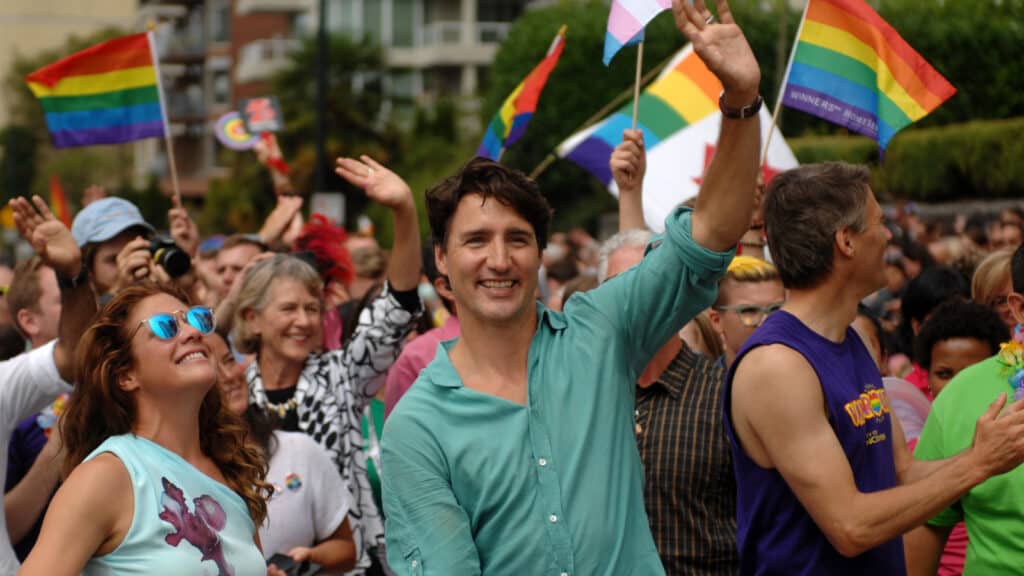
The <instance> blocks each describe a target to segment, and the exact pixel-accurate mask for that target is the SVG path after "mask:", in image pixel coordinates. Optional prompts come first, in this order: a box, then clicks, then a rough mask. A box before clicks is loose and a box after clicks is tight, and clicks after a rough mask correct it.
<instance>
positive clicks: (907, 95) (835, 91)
mask: <svg viewBox="0 0 1024 576" xmlns="http://www.w3.org/2000/svg"><path fill="white" fill-rule="evenodd" d="M789 66H790V68H789V72H788V74H787V81H786V88H785V92H784V94H783V99H782V101H783V103H784V104H785V105H786V106H789V107H791V108H796V109H798V110H802V111H804V112H807V113H809V114H813V115H815V116H818V117H820V118H824V119H825V120H828V121H829V122H833V123H835V124H839V125H840V126H844V127H846V128H848V129H849V130H852V131H854V132H857V133H860V134H864V135H866V136H870V137H872V138H874V139H876V140H878V144H879V146H880V147H881V148H883V149H884V148H885V146H886V145H887V144H888V143H889V140H891V139H892V137H893V136H894V135H895V134H896V132H899V131H900V130H902V129H903V128H904V127H906V126H907V125H909V124H911V123H913V122H916V121H918V120H920V119H921V118H923V117H925V116H926V115H927V114H928V113H929V112H931V111H932V110H934V109H936V108H938V107H939V105H940V104H942V103H943V102H945V101H946V100H947V99H949V97H950V96H952V95H953V94H955V93H956V88H953V86H952V85H950V83H949V82H947V81H946V79H945V78H943V77H942V76H941V75H940V74H939V73H938V72H936V71H935V69H934V68H932V67H931V65H929V64H928V62H927V61H926V60H925V59H924V58H922V57H921V55H920V54H918V53H917V52H916V51H914V49H913V48H911V47H910V45H909V44H907V42H906V41H905V40H903V38H902V37H901V36H900V35H899V33H898V32H896V30H895V29H894V28H893V27H892V26H890V25H889V23H888V22H886V21H885V20H883V19H882V17H881V16H879V15H878V13H877V12H875V11H874V10H873V9H872V8H871V7H870V6H868V5H867V3H865V2H864V1H863V0H809V2H808V4H807V11H806V12H805V13H804V19H803V22H802V23H801V26H800V32H799V35H798V36H797V44H796V46H795V49H794V51H793V57H792V58H791V59H790V64H789Z"/></svg>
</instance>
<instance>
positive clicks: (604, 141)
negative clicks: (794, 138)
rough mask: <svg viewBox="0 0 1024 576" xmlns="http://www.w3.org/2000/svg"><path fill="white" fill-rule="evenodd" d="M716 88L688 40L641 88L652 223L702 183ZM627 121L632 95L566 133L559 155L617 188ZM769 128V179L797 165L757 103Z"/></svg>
mask: <svg viewBox="0 0 1024 576" xmlns="http://www.w3.org/2000/svg"><path fill="white" fill-rule="evenodd" d="M721 92H722V85H721V83H720V82H719V81H718V79H717V78H715V75H714V74H712V73H711V71H710V70H708V69H707V67H706V66H705V65H704V62H703V61H702V60H701V59H700V57H699V56H698V55H697V54H696V53H695V52H694V51H693V47H692V46H690V45H687V46H686V47H684V48H683V49H681V50H680V51H679V52H677V53H676V55H675V56H673V57H672V60H670V61H669V63H668V64H667V65H666V66H665V69H664V70H662V72H661V73H660V74H659V76H658V78H657V79H656V80H654V82H652V83H651V84H650V85H649V86H648V87H647V88H646V89H645V90H644V92H643V93H642V94H641V95H640V108H639V115H638V118H637V128H638V129H639V130H643V133H644V148H645V150H646V152H647V174H646V175H645V176H644V194H643V210H644V220H645V221H646V223H647V226H648V227H650V228H651V229H652V230H655V231H658V232H660V231H662V230H664V223H665V217H666V216H668V214H669V213H670V212H671V211H672V210H673V209H674V208H675V207H676V206H677V205H678V204H679V203H680V202H682V201H683V200H686V199H687V198H689V197H691V196H694V195H696V194H697V192H698V190H699V189H700V182H701V181H702V179H703V176H704V171H705V169H706V168H707V165H708V164H709V163H710V161H711V158H712V157H713V156H714V153H715V150H716V146H717V143H718V133H719V129H720V126H721V123H722V114H721V112H720V111H719V109H718V96H719V94H721ZM632 122H633V104H632V102H630V103H629V104H626V105H624V106H622V107H621V108H619V109H618V110H617V111H615V112H613V113H612V114H611V115H610V116H609V117H608V118H606V119H604V120H602V121H601V122H598V123H597V124H594V125H593V126H590V127H587V128H584V129H582V130H580V131H579V132H577V133H575V134H573V135H572V136H569V137H568V138H566V139H565V141H563V142H562V143H561V144H559V145H558V149H557V153H558V156H559V157H561V158H566V159H569V160H572V161H573V162H575V163H576V164H578V165H579V166H581V167H582V168H584V169H586V170H587V171H588V172H590V173H591V174H593V175H594V177H596V178H597V179H598V180H600V181H601V183H602V184H604V185H605V186H606V187H607V188H608V191H609V192H610V193H611V194H612V195H618V188H617V187H616V185H615V181H614V180H613V178H612V172H611V169H610V168H609V167H608V161H609V159H610V158H611V155H612V151H613V150H614V149H615V146H617V145H618V144H619V143H620V142H622V131H623V130H627V129H629V128H631V126H632ZM769 130H772V131H773V132H772V140H771V145H770V146H769V147H768V156H767V158H766V162H765V165H764V166H763V168H762V170H763V172H764V175H765V180H766V181H767V180H769V179H770V177H771V175H772V174H773V173H777V172H780V171H782V170H786V169H789V168H793V167H795V166H797V161H796V157H795V156H794V155H793V152H792V150H790V149H789V146H788V145H787V144H786V139H785V138H783V137H782V133H781V132H779V129H778V128H777V127H774V126H773V125H772V123H771V120H770V118H769V114H768V112H767V108H762V109H761V139H762V140H761V141H762V142H764V141H765V139H766V138H767V136H768V131H769Z"/></svg>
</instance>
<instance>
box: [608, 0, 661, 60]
mask: <svg viewBox="0 0 1024 576" xmlns="http://www.w3.org/2000/svg"><path fill="white" fill-rule="evenodd" d="M671 7H672V0H612V11H611V12H609V13H608V32H607V33H606V34H605V36H604V65H605V66H607V65H608V64H610V63H611V61H612V58H614V57H615V54H617V53H618V52H619V50H622V47H623V46H628V45H630V44H636V43H637V42H641V41H642V40H643V33H644V26H647V23H648V22H650V21H651V20H652V19H653V18H654V17H655V16H657V15H658V14H659V13H661V12H662V11H663V10H668V9H669V8H671Z"/></svg>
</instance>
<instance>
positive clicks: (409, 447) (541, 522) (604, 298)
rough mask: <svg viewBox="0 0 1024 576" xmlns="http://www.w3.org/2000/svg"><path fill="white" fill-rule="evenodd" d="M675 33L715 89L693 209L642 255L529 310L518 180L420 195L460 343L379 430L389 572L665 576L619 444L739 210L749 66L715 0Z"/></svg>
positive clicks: (524, 187)
mask: <svg viewBox="0 0 1024 576" xmlns="http://www.w3.org/2000/svg"><path fill="white" fill-rule="evenodd" d="M673 9H674V12H675V16H676V23H677V26H678V27H679V29H680V30H681V31H682V33H683V34H684V36H686V37H687V38H688V39H689V40H690V41H691V42H693V45H694V49H695V50H696V51H697V53H698V54H699V55H700V56H701V58H703V60H704V62H705V63H706V64H707V66H708V68H709V69H710V70H711V71H712V72H713V73H714V74H715V75H716V76H717V77H718V79H719V80H720V81H721V82H722V85H723V87H724V88H725V91H724V93H723V95H722V101H721V107H722V110H723V116H725V118H724V119H723V121H722V129H721V133H720V135H719V142H718V153H717V154H716V156H715V159H714V160H713V162H712V164H711V166H710V167H709V169H708V171H707V174H706V177H705V179H704V184H703V188H702V190H701V192H700V195H699V197H698V200H697V205H696V208H695V209H694V210H693V211H692V212H691V211H690V210H689V209H685V208H680V209H678V210H676V211H675V212H674V213H673V214H672V215H671V216H669V218H668V219H667V220H666V223H665V226H666V230H665V234H664V237H663V238H662V239H661V240H660V242H658V243H656V245H652V246H653V247H652V248H650V249H649V252H648V254H647V255H646V257H645V258H644V260H643V261H642V262H641V263H640V264H639V265H638V266H637V267H635V268H632V269H631V270H629V271H627V272H624V273H622V274H620V275H618V276H616V277H615V278H614V279H612V280H610V281H608V282H607V283H605V284H604V285H602V286H601V287H599V288H597V289H595V290H593V291H590V292H587V293H584V294H581V295H579V296H575V297H573V298H572V299H570V301H569V302H568V303H567V304H566V307H565V312H564V313H558V312H553V311H551V310H548V309H547V308H545V307H544V306H543V305H541V304H538V303H536V302H535V301H534V295H535V292H536V286H537V271H538V268H539V266H540V255H541V252H542V251H543V249H544V246H545V243H546V241H547V233H548V223H549V220H550V209H549V207H548V206H547V203H546V202H545V201H544V199H543V197H542V196H541V195H540V192H539V190H538V188H537V186H536V184H535V183H534V182H532V181H531V180H529V179H527V178H526V177H524V176H523V175H522V174H520V173H518V172H513V171H511V170H508V169H506V168H504V167H502V166H501V165H499V164H496V163H493V162H490V161H487V160H482V159H477V160H473V161H471V162H470V163H469V164H467V165H466V166H465V167H464V168H463V170H462V171H461V172H460V173H459V174H458V175H456V176H454V177H452V178H449V179H447V180H445V181H444V182H442V183H441V184H440V185H438V186H437V187H435V188H434V189H432V190H430V191H429V192H428V193H427V210H428V215H429V218H430V225H431V230H432V232H433V240H434V253H435V258H436V260H437V264H438V269H439V271H440V272H441V274H442V275H444V276H445V277H447V279H448V282H449V284H450V287H451V291H452V293H453V294H454V297H455V302H456V304H457V306H458V309H459V320H460V323H461V325H462V335H461V337H460V338H459V339H458V340H454V341H448V342H444V343H442V345H441V346H440V347H439V348H438V353H437V356H436V358H435V359H434V361H433V362H432V363H431V364H430V365H429V366H428V367H427V368H425V369H424V370H423V371H422V372H421V373H420V377H419V379H418V380H417V381H416V383H415V384H414V385H413V387H412V388H411V389H410V390H409V392H408V393H406V395H405V396H404V397H403V399H402V402H401V403H400V404H399V405H398V406H397V407H396V408H395V411H394V412H393V413H392V415H391V417H390V419H388V421H387V423H386V425H385V431H384V434H383V438H384V440H383V463H382V465H383V468H384V470H385V474H384V475H383V479H384V480H383V492H384V508H385V512H386V515H387V518H388V520H387V526H386V531H387V544H388V561H389V564H390V565H391V568H392V569H393V570H394V571H395V572H396V573H398V574H400V575H405V574H436V575H444V576H449V575H458V576H463V575H473V574H514V575H530V576H534V575H555V576H559V575H568V574H581V575H584V574H585V575H588V576H589V575H601V574H606V575H609V576H612V575H614V576H625V575H630V574H643V575H648V574H664V570H663V568H662V566H661V562H660V561H659V559H658V552H657V549H656V548H655V546H654V542H653V540H652V538H651V535H650V529H649V528H648V523H647V516H646V513H645V512H644V503H643V490H642V484H643V472H642V470H641V466H640V459H639V455H638V453H637V449H636V441H635V438H634V436H633V420H632V413H633V404H634V395H635V386H634V385H633V383H634V382H636V380H637V377H638V375H639V374H640V372H641V371H643V369H644V367H645V366H646V365H647V363H648V361H649V360H650V358H651V357H652V356H653V354H654V353H655V352H656V351H657V350H658V349H659V348H660V347H661V345H662V344H664V343H665V341H667V340H668V339H669V337H670V336H671V335H672V334H673V333H675V332H676V331H678V330H679V329H680V328H681V327H682V326H683V325H684V324H685V323H686V322H687V321H688V320H689V319H690V318H692V317H693V316H695V315H696V314H697V313H698V312H699V311H701V310H703V309H704V308H706V307H707V306H708V305H710V304H711V302H712V301H713V300H714V297H715V293H716V289H717V283H718V279H719V278H720V277H721V275H722V274H723V273H724V272H725V269H726V267H727V266H728V264H729V261H730V260H731V259H732V256H733V250H732V248H733V246H735V244H736V242H737V241H738V240H739V238H740V237H741V236H742V235H743V233H744V232H745V231H746V229H747V226H748V224H749V222H750V214H751V210H752V208H753V194H752V192H753V190H754V189H755V178H756V173H757V169H758V152H759V148H760V125H759V121H758V117H757V109H758V108H759V107H760V103H761V99H760V97H759V96H758V84H759V81H760V70H759V68H758V65H757V61H756V59H755V58H754V55H753V53H752V52H751V51H750V47H749V46H748V44H747V42H746V39H745V38H744V36H743V33H742V32H741V31H740V29H739V27H738V26H736V24H735V23H734V22H733V19H732V17H731V14H730V13H729V9H728V4H727V2H726V1H725V0H719V2H718V12H719V19H720V21H721V24H709V23H708V22H710V21H711V18H710V17H711V13H710V12H709V11H708V10H707V9H706V8H705V7H704V4H703V2H699V1H698V2H697V3H696V6H692V5H690V4H688V3H686V2H680V1H679V0H677V1H676V2H675V3H674V6H673Z"/></svg>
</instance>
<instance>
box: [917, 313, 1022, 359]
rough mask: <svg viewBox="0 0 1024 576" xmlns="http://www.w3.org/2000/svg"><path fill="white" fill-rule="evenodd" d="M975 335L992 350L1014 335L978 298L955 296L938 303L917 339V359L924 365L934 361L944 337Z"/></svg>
mask: <svg viewBox="0 0 1024 576" xmlns="http://www.w3.org/2000/svg"><path fill="white" fill-rule="evenodd" d="M954 338H973V339H975V340H979V341H981V342H984V343H985V344H988V346H989V348H990V349H991V350H992V354H995V353H996V352H998V351H999V345H1000V344H1001V343H1003V342H1006V341H1007V340H1008V339H1009V338H1010V332H1009V330H1008V329H1007V328H1006V324H1004V323H1003V320H1002V319H1001V318H1000V317H999V314H997V313H996V312H995V311H994V310H992V309H991V308H989V307H987V306H982V305H981V304H978V303H977V302H971V301H968V300H961V299H959V298H954V299H953V300H949V301H947V302H944V303H942V304H940V305H939V306H937V307H936V308H935V310H934V311H932V313H931V316H929V317H928V320H926V321H925V323H924V325H923V326H921V330H920V331H919V332H918V333H917V338H916V339H915V341H914V359H915V360H917V363H918V364H920V365H921V368H924V369H925V370H928V369H929V368H931V365H932V348H934V347H935V345H936V344H937V343H939V342H942V341H943V340H952V339H954Z"/></svg>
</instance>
